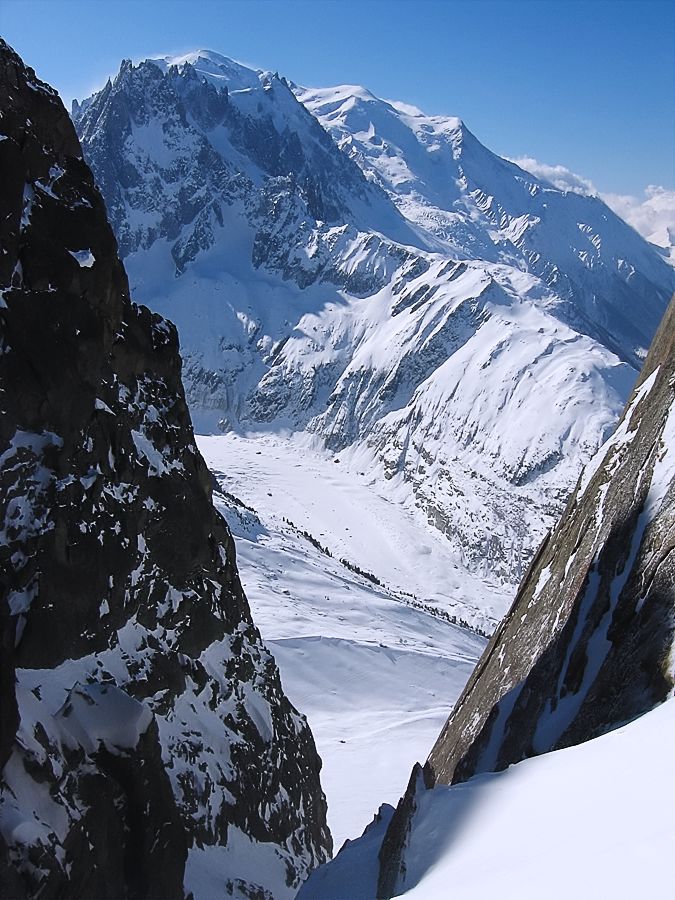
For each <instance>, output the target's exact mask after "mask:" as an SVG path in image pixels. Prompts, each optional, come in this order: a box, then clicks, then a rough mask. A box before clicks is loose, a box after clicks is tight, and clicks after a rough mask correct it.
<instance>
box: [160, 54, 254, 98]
mask: <svg viewBox="0 0 675 900" xmlns="http://www.w3.org/2000/svg"><path fill="white" fill-rule="evenodd" d="M144 62H151V63H153V64H154V65H156V66H158V67H159V68H160V69H161V70H162V71H163V72H166V71H168V69H170V68H171V67H172V66H176V67H177V68H178V69H179V70H180V71H182V70H183V69H184V68H185V67H186V66H191V67H192V68H193V69H194V70H195V71H196V72H197V73H198V74H199V75H201V76H202V77H203V78H205V79H206V81H209V82H211V84H214V85H215V86H216V87H218V88H222V87H227V88H228V90H230V91H236V90H246V89H249V88H254V87H258V86H259V84H260V81H259V76H260V74H261V70H259V69H252V68H251V67H250V66H245V65H243V64H242V63H240V62H237V61H236V60H234V59H230V58H229V57H227V56H224V55H223V54H222V53H217V52H216V51H215V50H191V51H190V52H189V53H182V54H178V55H175V56H157V57H149V58H148V59H147V60H144Z"/></svg>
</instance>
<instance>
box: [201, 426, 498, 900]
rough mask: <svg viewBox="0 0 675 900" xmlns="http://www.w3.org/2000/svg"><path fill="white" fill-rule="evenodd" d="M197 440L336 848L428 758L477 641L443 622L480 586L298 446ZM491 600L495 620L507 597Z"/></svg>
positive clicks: (371, 493) (385, 507)
mask: <svg viewBox="0 0 675 900" xmlns="http://www.w3.org/2000/svg"><path fill="white" fill-rule="evenodd" d="M198 444H199V449H200V450H201V452H202V453H203V454H204V457H205V459H206V461H207V463H208V465H209V467H210V469H211V471H212V472H213V474H214V476H215V478H216V480H217V482H218V485H219V487H220V489H221V491H223V492H227V493H228V494H230V495H231V496H230V497H229V499H228V497H227V496H226V495H225V494H224V493H220V494H219V493H216V494H215V495H214V496H215V500H216V504H217V506H218V508H219V509H220V511H221V512H222V513H223V514H224V516H225V518H226V519H227V521H228V523H229V525H230V527H231V528H232V531H233V533H234V536H235V542H236V547H237V562H238V567H239V572H240V576H241V579H242V583H243V586H244V590H245V591H246V594H247V596H248V599H249V602H250V604H251V610H252V612H253V616H254V620H255V622H256V624H257V625H258V627H259V628H260V630H261V633H262V636H263V638H264V640H265V642H266V644H267V646H268V647H269V649H270V650H271V652H272V653H273V655H274V657H275V659H276V661H277V663H278V665H279V668H280V670H281V678H282V683H283V686H284V690H285V691H286V693H287V694H288V696H289V698H290V699H291V701H292V702H293V703H294V704H295V705H296V706H297V707H298V709H300V710H301V711H302V712H303V713H304V714H305V715H306V716H307V718H308V720H309V724H310V726H311V728H312V731H313V733H314V737H315V740H316V742H317V748H318V750H319V754H320V756H321V758H322V760H323V771H322V784H323V788H324V791H325V792H326V795H327V798H328V822H329V826H330V828H331V831H332V834H333V840H334V844H335V847H336V850H337V849H339V848H340V846H341V845H342V843H343V841H344V840H345V839H347V838H353V837H355V836H356V835H358V834H360V833H361V832H362V831H363V829H364V828H365V826H366V825H367V824H368V822H370V820H371V819H372V817H373V815H374V813H375V812H376V810H377V808H378V806H379V805H380V804H381V803H383V802H389V803H396V801H397V800H398V797H399V796H400V795H401V793H402V791H403V790H404V788H405V784H406V782H407V779H408V775H409V772H410V767H411V765H412V764H413V762H415V760H418V759H424V758H426V756H427V754H428V752H429V750H430V749H431V745H432V744H433V742H434V740H435V739H436V736H437V734H438V732H439V731H440V728H441V726H442V725H443V723H444V721H445V720H446V718H447V716H448V713H449V711H450V708H451V707H452V704H453V703H454V701H455V699H456V698H457V697H458V696H459V694H460V692H461V690H462V688H463V687H464V684H465V682H466V680H467V678H468V677H469V674H470V673H471V670H472V669H473V667H474V665H475V663H476V661H477V659H478V657H479V656H480V654H481V652H482V650H483V647H484V645H485V639H484V638H483V637H482V636H481V635H479V634H477V633H475V632H473V631H470V630H467V629H466V628H460V627H457V626H456V625H453V624H451V623H450V622H448V621H447V619H445V618H444V617H443V615H442V613H443V612H446V613H448V614H450V615H455V616H456V617H457V618H465V619H467V618H470V617H471V616H472V615H474V616H477V615H478V612H477V611H476V610H474V609H473V605H474V604H475V605H476V606H478V604H479V602H480V599H481V598H480V593H479V592H480V585H479V584H478V583H476V582H474V581H472V580H471V578H470V577H469V576H467V575H462V573H461V571H460V570H459V569H458V568H457V565H456V563H455V561H454V560H453V558H452V555H451V553H450V552H449V546H448V544H447V542H446V541H445V540H444V538H443V537H442V536H441V535H440V534H438V533H436V532H434V531H433V530H432V531H425V530H424V529H423V527H422V526H421V525H420V523H419V522H416V521H415V516H414V513H413V512H412V511H411V510H410V509H409V508H407V507H406V506H404V505H402V504H401V503H398V502H396V501H395V500H391V499H389V498H387V497H386V496H383V495H382V494H381V493H380V492H379V491H378V484H377V482H375V481H374V479H372V478H369V477H367V476H366V475H364V476H362V477H361V478H358V477H357V478H352V477H351V476H350V474H349V473H344V472H343V471H342V470H341V467H340V465H339V464H337V463H335V462H333V459H334V457H332V456H331V455H329V454H326V453H325V452H324V453H321V452H320V451H318V450H316V449H312V447H311V446H308V445H307V442H304V443H302V442H300V441H298V440H293V439H292V438H290V437H283V436H275V437H273V436H268V437H267V438H264V439H261V438H249V439H247V438H241V437H236V436H233V435H224V436H202V437H198ZM234 498H236V500H235V499H234ZM237 501H239V502H237ZM242 504H245V505H242ZM247 507H248V508H247ZM302 532H305V534H304V535H303V534H302ZM310 537H311V538H313V539H314V540H315V541H316V542H318V543H319V544H320V545H321V546H322V547H323V548H324V550H323V551H322V550H321V549H319V548H318V547H317V546H316V545H315V544H314V543H313V542H312V541H311V540H310ZM325 550H328V551H329V552H330V554H331V556H328V555H327V553H326V552H325ZM340 559H344V560H346V561H347V562H349V563H351V564H352V565H353V566H355V567H358V568H359V569H361V571H362V572H364V573H367V575H372V576H374V577H375V578H377V579H378V580H380V581H381V582H382V584H381V585H377V584H375V583H373V582H372V581H370V580H369V578H368V577H364V576H363V575H360V574H358V572H356V571H354V569H349V568H347V567H346V566H345V565H344V564H343V563H341V562H340ZM413 594H415V595H416V598H417V599H415V597H413V596H412V595H413ZM489 599H490V601H491V603H492V608H493V609H494V613H495V615H501V612H502V611H503V609H504V604H505V603H506V602H508V598H507V597H505V596H504V594H503V593H501V594H500V593H498V592H496V591H495V593H494V594H493V596H492V597H490V598H489ZM415 604H418V605H417V606H416V605H415ZM486 605H488V604H486ZM478 621H481V622H482V623H483V626H484V627H485V628H490V630H491V629H492V627H493V623H492V622H488V621H486V620H485V618H484V617H483V616H481V617H480V618H479V619H478ZM198 900H200V898H198Z"/></svg>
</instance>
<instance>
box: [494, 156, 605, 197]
mask: <svg viewBox="0 0 675 900" xmlns="http://www.w3.org/2000/svg"><path fill="white" fill-rule="evenodd" d="M511 162H513V163H515V164H516V165H517V166H520V168H521V169H525V171H526V172H531V173H532V174H533V175H536V177H537V178H543V179H544V181H549V182H550V183H551V184H552V185H553V187H557V188H558V190H560V191H574V193H575V194H589V195H591V196H592V197H595V196H597V193H598V192H597V191H596V189H595V187H594V185H593V183H592V182H591V181H589V180H588V178H583V177H582V176H581V175H577V174H576V173H575V172H572V171H571V170H570V169H568V168H566V166H561V165H557V166H550V165H549V164H548V163H542V162H539V161H538V160H536V159H533V157H531V156H519V157H517V158H516V159H513V158H512V159H511Z"/></svg>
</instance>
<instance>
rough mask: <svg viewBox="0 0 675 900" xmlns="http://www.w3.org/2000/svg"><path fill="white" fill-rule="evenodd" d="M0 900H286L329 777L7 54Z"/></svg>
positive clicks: (320, 830)
mask: <svg viewBox="0 0 675 900" xmlns="http://www.w3.org/2000/svg"><path fill="white" fill-rule="evenodd" d="M0 110H1V118H0V161H1V162H0V165H1V168H2V173H3V183H2V189H1V190H0V243H1V246H2V254H1V255H0V341H1V347H2V351H1V353H0V398H1V403H2V416H1V417H0V458H1V460H2V468H1V469H0V485H1V492H0V528H1V529H2V541H1V542H0V560H1V562H2V568H1V575H0V578H1V580H0V628H1V634H0V637H1V641H2V655H1V657H0V676H1V677H0V700H1V705H0V763H1V764H2V766H3V770H2V781H1V783H0V894H1V895H2V896H3V897H12V898H17V897H23V896H29V897H33V896H40V897H61V896H71V897H97V898H121V897H129V898H131V897H157V898H160V897H161V898H172V897H175V898H182V897H183V896H184V895H185V893H186V892H189V891H190V890H191V887H190V886H191V884H194V883H195V879H201V881H202V882H203V881H204V880H205V879H206V881H207V883H208V884H209V885H210V887H211V890H213V891H217V892H218V893H219V894H220V895H223V896H235V897H265V898H268V897H270V896H272V895H273V896H274V897H275V898H277V897H289V898H290V897H291V896H293V895H294V893H295V889H296V888H297V886H298V884H299V883H300V881H301V880H302V879H303V878H304V877H305V876H306V873H307V871H308V869H310V868H311V867H313V866H315V865H316V864H318V863H319V862H321V861H324V860H325V859H326V858H327V857H328V855H329V853H330V849H331V840H330V835H329V833H328V830H327V828H326V824H325V816H326V804H325V798H324V796H323V793H322V791H321V787H320V783H319V771H320V767H321V763H320V760H319V758H318V756H317V753H316V750H315V747H314V742H313V739H312V735H311V733H310V731H309V728H308V726H307V724H306V721H305V720H304V718H303V717H302V716H300V715H299V714H298V713H297V712H296V711H295V709H294V708H293V707H292V706H291V704H290V703H289V701H288V700H287V699H286V697H285V695H284V693H283V691H282V688H281V684H280V680H279V673H278V670H277V667H276V665H275V662H274V660H273V658H272V657H271V656H270V654H269V653H268V651H267V650H266V648H265V647H264V645H263V644H262V641H261V639H260V636H259V633H258V631H257V630H256V628H255V626H254V625H253V623H252V621H251V616H250V612H249V608H248V603H247V601H246V598H245V596H244V593H243V591H242V588H241V584H240V582H239V577H238V575H237V569H236V564H235V555H234V545H233V542H232V538H231V535H230V532H229V530H228V528H227V526H226V524H225V523H224V521H223V519H222V518H221V516H220V515H219V514H218V513H217V512H216V511H215V510H214V508H213V505H212V503H211V479H210V476H209V473H208V471H207V469H206V466H205V464H204V462H203V460H202V458H201V456H200V454H199V452H198V451H197V448H196V446H195V443H194V436H193V432H192V426H191V422H190V417H189V414H188V410H187V407H186V404H185V399H184V393H183V388H182V384H181V364H180V358H179V355H178V341H177V336H176V331H175V328H174V327H173V325H171V324H170V323H169V322H167V321H166V320H165V319H163V318H161V317H160V316H158V315H156V314H154V313H152V312H150V311H149V310H148V309H146V308H145V307H142V306H137V305H135V304H134V303H132V301H131V299H130V296H129V288H128V283H127V277H126V274H125V271H124V268H123V266H122V264H121V263H120V261H119V259H118V256H117V243H116V241H115V238H114V236H113V233H112V230H111V229H110V227H109V225H108V223H107V220H106V214H105V209H104V205H103V200H102V198H101V196H100V194H99V192H98V190H97V189H96V187H95V186H94V181H93V177H92V175H91V172H90V170H89V168H88V167H87V165H86V164H85V162H84V161H83V159H82V153H81V150H80V146H79V143H78V140H77V137H76V134H75V131H74V129H73V126H72V123H71V122H70V120H69V118H68V116H67V114H66V112H65V110H64V109H63V107H62V105H61V103H60V101H59V99H58V97H57V95H56V93H55V92H54V91H53V90H52V89H51V88H49V87H48V86H47V85H45V84H43V83H42V82H40V81H39V80H38V79H37V78H36V77H35V74H34V72H33V71H32V70H31V69H28V68H26V67H25V66H24V65H23V63H22V61H21V60H20V59H19V57H18V56H17V55H16V54H15V53H14V52H13V51H12V50H11V49H10V48H9V47H8V46H7V45H6V44H5V43H4V42H0Z"/></svg>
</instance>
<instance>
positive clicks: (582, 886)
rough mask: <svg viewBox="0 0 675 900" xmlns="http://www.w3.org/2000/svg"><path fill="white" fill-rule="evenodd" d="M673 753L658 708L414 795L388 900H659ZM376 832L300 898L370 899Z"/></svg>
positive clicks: (666, 858)
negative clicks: (401, 879) (592, 735)
mask: <svg viewBox="0 0 675 900" xmlns="http://www.w3.org/2000/svg"><path fill="white" fill-rule="evenodd" d="M674 753H675V701H674V700H668V701H666V702H665V703H664V704H663V705H661V706H659V707H657V708H656V709H654V710H652V711H651V712H649V713H646V714H645V715H644V716H642V717H641V718H639V719H637V720H635V721H633V722H631V723H630V724H627V725H625V726H623V727H621V728H619V729H617V730H616V731H613V732H611V733H609V734H605V735H603V736H602V737H599V738H596V739H595V740H592V741H588V742H587V743H585V744H580V745H579V746H576V747H570V748H568V749H565V750H558V751H555V752H553V753H547V754H545V755H543V756H539V757H536V758H534V759H529V760H525V761H524V762H521V763H518V764H517V765H514V766H511V767H510V768H509V769H507V770H506V771H504V772H498V773H494V774H487V775H485V774H484V775H478V776H475V777H474V778H472V779H471V780H470V781H468V782H465V783H464V784H457V785H453V786H452V787H436V788H434V789H433V790H432V791H422V792H420V800H419V806H418V810H417V814H416V817H415V820H414V826H413V830H412V832H411V834H410V838H409V844H408V847H407V852H406V867H407V874H406V880H405V884H404V885H401V886H400V888H399V891H398V892H397V896H405V897H410V898H413V897H415V898H420V900H422V898H423V900H436V898H438V900H441V898H442V900H445V898H447V897H448V896H450V895H451V896H453V897H457V898H458V900H464V898H474V897H475V898H483V897H496V896H499V897H500V898H504V900H511V898H513V900H540V898H541V897H546V898H547V900H567V898H569V897H611V898H612V900H633V898H635V897H650V898H653V900H667V898H670V897H671V896H672V892H673V885H672V866H671V859H672V847H673V841H675V825H674V824H673V818H672V812H671V808H670V804H669V803H668V802H667V800H666V797H665V796H664V791H666V793H667V788H666V786H667V785H669V784H670V781H671V768H672V758H673V754H674ZM385 826H386V816H385V819H383V821H382V822H381V823H379V825H377V826H376V827H375V828H374V829H373V831H371V833H370V834H369V835H367V836H364V837H363V838H359V839H358V840H357V841H354V842H353V843H352V844H350V845H349V846H348V848H347V849H346V850H345V851H343V853H342V854H340V856H338V857H337V859H336V860H335V861H334V862H332V863H330V864H329V865H328V866H326V867H322V868H320V869H318V870H317V871H316V872H315V873H314V874H313V875H312V876H310V879H309V881H308V882H307V883H306V885H305V886H304V888H302V889H301V891H300V894H299V897H300V898H312V900H341V898H344V897H349V898H350V900H359V898H370V900H374V898H375V896H376V892H375V888H376V884H377V869H378V867H377V861H376V859H375V857H376V855H377V852H378V850H379V840H381V837H382V832H383V831H384V827H385ZM378 838H379V840H378ZM352 875H353V879H352V880H350V876H352ZM369 877H370V881H369V880H368V879H369ZM450 892H451V894H450Z"/></svg>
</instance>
